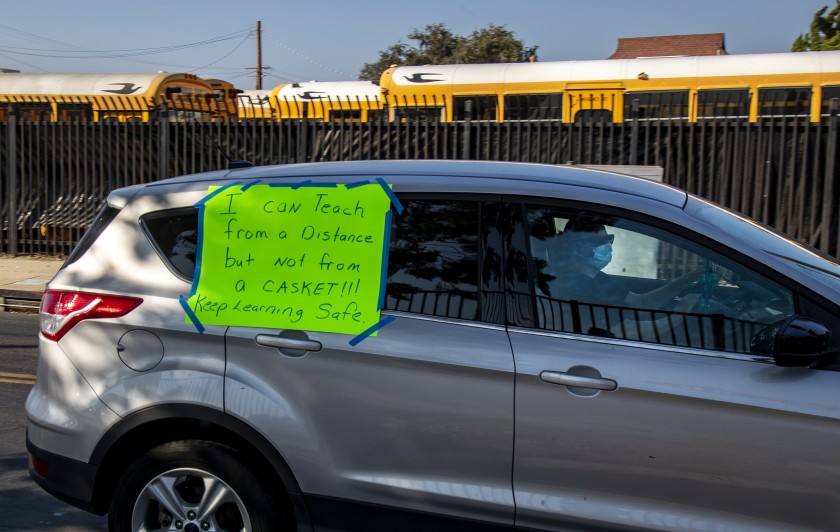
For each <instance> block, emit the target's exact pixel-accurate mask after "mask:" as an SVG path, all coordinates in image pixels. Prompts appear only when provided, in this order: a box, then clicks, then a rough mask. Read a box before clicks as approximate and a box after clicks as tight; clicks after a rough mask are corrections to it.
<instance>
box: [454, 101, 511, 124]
mask: <svg viewBox="0 0 840 532" xmlns="http://www.w3.org/2000/svg"><path fill="white" fill-rule="evenodd" d="M498 101H499V99H498V98H497V97H496V96H494V95H490V96H455V97H453V98H452V120H456V121H458V120H466V119H467V116H468V115H469V118H470V120H496V106H497V103H498ZM468 102H471V103H470V104H469V106H470V108H471V110H470V112H469V113H467V107H468V106H467V103H468Z"/></svg>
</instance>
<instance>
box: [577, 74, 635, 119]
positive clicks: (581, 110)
mask: <svg viewBox="0 0 840 532" xmlns="http://www.w3.org/2000/svg"><path fill="white" fill-rule="evenodd" d="M623 92H624V87H623V86H622V84H621V83H605V84H599V83H586V84H583V83H569V84H568V85H566V106H565V107H566V109H567V110H568V115H566V116H565V117H564V119H565V121H566V122H575V123H578V122H583V123H588V122H620V121H621V119H622V116H621V114H622V107H621V105H622V104H621V102H622V94H623Z"/></svg>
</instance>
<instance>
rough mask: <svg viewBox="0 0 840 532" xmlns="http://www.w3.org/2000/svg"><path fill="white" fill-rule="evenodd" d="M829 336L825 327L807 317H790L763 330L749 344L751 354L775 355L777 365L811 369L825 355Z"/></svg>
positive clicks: (774, 359) (828, 331) (829, 333)
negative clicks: (809, 367)
mask: <svg viewBox="0 0 840 532" xmlns="http://www.w3.org/2000/svg"><path fill="white" fill-rule="evenodd" d="M830 336H831V331H830V330H829V329H828V327H826V326H825V325H823V324H821V323H819V322H816V321H814V320H811V319H809V318H806V317H805V316H791V317H789V318H785V319H784V320H782V321H779V322H777V323H774V324H773V325H769V326H767V327H765V328H764V329H762V330H760V331H759V332H758V333H757V334H756V335H755V336H753V337H752V340H751V341H750V351H752V353H753V354H755V355H762V356H772V357H773V361H774V362H775V363H776V365H777V366H784V367H800V368H801V367H808V366H812V365H814V364H816V363H817V361H818V360H819V359H820V357H821V356H822V355H823V354H825V352H826V350H827V349H828V339H829V337H830Z"/></svg>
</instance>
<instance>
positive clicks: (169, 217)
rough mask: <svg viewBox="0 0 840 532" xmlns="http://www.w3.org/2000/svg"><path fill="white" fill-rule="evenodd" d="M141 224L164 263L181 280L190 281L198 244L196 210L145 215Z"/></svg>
mask: <svg viewBox="0 0 840 532" xmlns="http://www.w3.org/2000/svg"><path fill="white" fill-rule="evenodd" d="M142 225H143V228H144V229H145V230H146V233H147V234H148V235H149V238H150V239H151V241H152V243H154V245H155V247H157V249H158V253H159V254H160V256H161V257H162V258H163V259H164V260H165V261H166V262H167V264H168V265H169V266H170V267H171V268H172V269H173V270H175V271H176V272H177V273H179V274H181V275H182V276H183V277H186V278H187V279H192V278H193V273H194V272H195V254H196V245H197V244H198V209H194V208H189V209H179V210H175V211H164V212H159V213H153V214H149V215H146V216H144V217H143V220H142Z"/></svg>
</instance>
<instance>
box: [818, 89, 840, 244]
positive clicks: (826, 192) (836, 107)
mask: <svg viewBox="0 0 840 532" xmlns="http://www.w3.org/2000/svg"><path fill="white" fill-rule="evenodd" d="M829 110H830V116H829V119H828V120H829V122H828V138H827V139H826V150H825V173H824V176H823V179H824V181H823V198H822V200H823V201H822V224H821V225H822V227H821V229H822V230H821V231H819V232H820V233H821V234H822V238H821V239H820V240H822V241H823V242H824V244H823V245H822V246H820V249H822V250H823V251H825V252H827V253H829V254H831V255H834V256H837V253H838V252H840V250H838V246H837V241H836V240H835V234H837V233H835V227H834V218H835V215H836V214H837V202H836V200H835V198H834V195H835V183H834V181H835V179H836V178H837V177H836V175H835V172H834V169H835V166H836V164H837V128H838V122H840V116H838V111H840V99H838V98H832V99H831V104H830V107H829ZM837 230H838V231H840V228H838V229H837Z"/></svg>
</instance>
